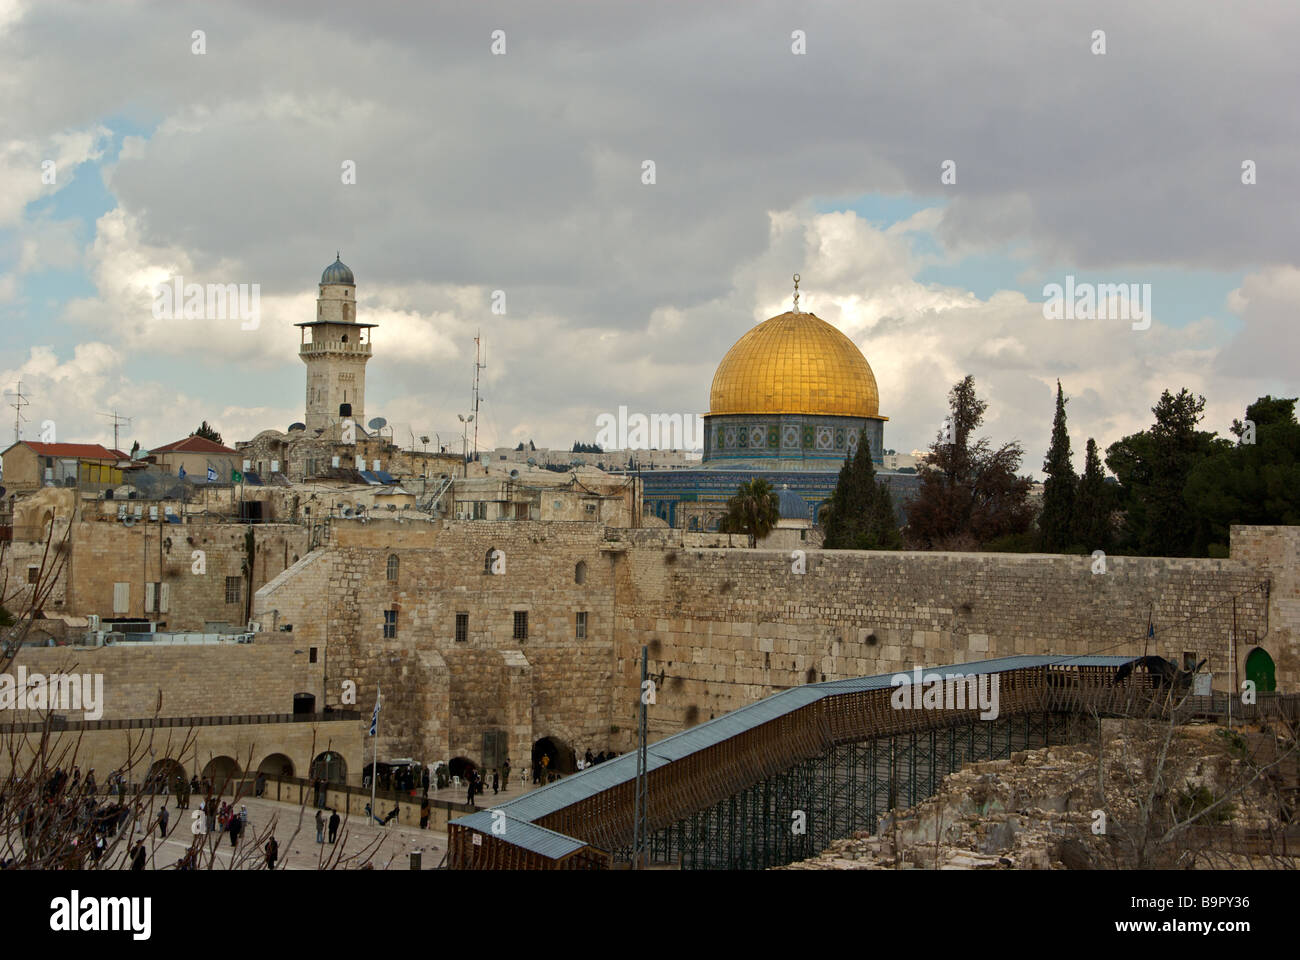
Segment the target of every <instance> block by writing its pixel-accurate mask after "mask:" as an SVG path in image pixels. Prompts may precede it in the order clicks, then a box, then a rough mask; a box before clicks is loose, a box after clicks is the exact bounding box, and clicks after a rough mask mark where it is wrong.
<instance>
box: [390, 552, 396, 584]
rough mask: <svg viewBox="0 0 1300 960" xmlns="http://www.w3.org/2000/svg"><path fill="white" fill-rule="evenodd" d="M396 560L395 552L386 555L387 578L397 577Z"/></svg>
mask: <svg viewBox="0 0 1300 960" xmlns="http://www.w3.org/2000/svg"><path fill="white" fill-rule="evenodd" d="M397 562H398V561H397V554H395V553H391V554H389V555H388V579H389V580H396V579H397Z"/></svg>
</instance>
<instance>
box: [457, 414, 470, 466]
mask: <svg viewBox="0 0 1300 960" xmlns="http://www.w3.org/2000/svg"><path fill="white" fill-rule="evenodd" d="M456 419H457V420H459V421H460V422H461V431H460V458H461V460H462V461H463V462H464V464H465V476H467V477H468V476H469V425H470V424H471V423H472V422H473V421H474V414H472V413H471V414H470V415H469V416H468V417H467V416H465V415H464V414H463V413H458V414H456Z"/></svg>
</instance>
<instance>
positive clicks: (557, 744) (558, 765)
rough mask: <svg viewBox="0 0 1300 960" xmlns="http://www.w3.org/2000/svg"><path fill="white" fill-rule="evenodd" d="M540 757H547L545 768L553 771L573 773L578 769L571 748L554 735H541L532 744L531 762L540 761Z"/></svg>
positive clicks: (576, 759)
mask: <svg viewBox="0 0 1300 960" xmlns="http://www.w3.org/2000/svg"><path fill="white" fill-rule="evenodd" d="M542 757H546V758H547V764H546V769H548V770H551V771H554V772H555V773H573V772H574V771H575V770H577V769H578V758H577V757H576V756H575V755H574V752H573V748H572V747H571V746H569V745H568V744H567V743H565V742H564V741H563V740H559V739H556V738H555V737H542V738H541V739H540V740H538V741H537V742H536V743H534V744H533V755H532V762H533V763H534V764H538V763H541V762H542Z"/></svg>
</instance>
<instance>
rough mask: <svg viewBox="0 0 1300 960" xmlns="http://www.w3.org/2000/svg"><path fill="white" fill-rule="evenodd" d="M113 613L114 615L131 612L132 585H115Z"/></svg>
mask: <svg viewBox="0 0 1300 960" xmlns="http://www.w3.org/2000/svg"><path fill="white" fill-rule="evenodd" d="M113 612H114V613H130V612H131V584H129V583H115V584H113Z"/></svg>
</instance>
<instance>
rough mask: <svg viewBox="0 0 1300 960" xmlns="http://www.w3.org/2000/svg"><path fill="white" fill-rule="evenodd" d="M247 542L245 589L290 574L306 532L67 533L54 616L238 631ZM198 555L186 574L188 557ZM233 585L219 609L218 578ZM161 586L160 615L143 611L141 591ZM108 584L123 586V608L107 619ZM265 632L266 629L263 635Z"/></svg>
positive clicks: (228, 527) (89, 529)
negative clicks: (198, 569)
mask: <svg viewBox="0 0 1300 960" xmlns="http://www.w3.org/2000/svg"><path fill="white" fill-rule="evenodd" d="M249 531H251V532H252V534H253V538H254V544H255V554H254V562H253V577H252V589H253V590H254V591H256V590H257V589H258V588H259V587H261V586H262V585H263V584H265V583H267V582H268V581H269V580H271V579H273V578H274V577H276V576H277V575H278V574H279V573H281V572H282V571H283V570H285V569H286V568H288V567H290V566H292V565H293V564H294V563H296V562H297V561H298V559H299V558H300V557H301V556H302V555H303V554H305V553H306V552H307V529H306V527H303V526H301V525H298V524H225V523H203V522H191V523H183V524H158V523H140V524H136V525H134V526H131V527H125V526H123V525H122V524H120V523H118V522H116V521H106V522H86V523H78V524H75V525H74V530H73V534H72V551H71V556H70V559H69V563H68V569H67V574H66V575H67V577H68V590H67V592H68V598H67V603H66V605H65V607H64V608H63V610H62V611H61V612H65V613H75V614H77V615H80V616H85V615H87V614H97V615H99V616H100V617H101V618H103V619H105V620H107V619H109V618H111V617H114V616H116V617H132V618H145V619H154V620H158V621H160V622H163V623H165V624H166V628H167V629H169V630H175V631H203V630H204V629H205V627H206V626H207V625H208V624H212V623H227V624H230V625H231V626H232V627H234V628H236V629H242V628H243V627H244V625H245V617H246V605H245V604H246V599H247V591H248V590H249V584H248V582H247V579H245V577H244V574H243V564H244V560H245V557H246V555H247V554H246V548H245V535H246V534H247V533H248V532H249ZM196 550H197V551H202V552H203V553H204V555H205V556H204V563H203V568H204V572H203V573H195V572H194V563H195V558H194V551H196ZM227 577H237V578H240V580H242V581H243V582H242V583H241V584H240V585H239V590H238V597H239V599H238V600H237V601H236V602H233V603H227V602H226V597H227V594H226V578H227ZM159 582H161V583H166V584H167V585H168V609H167V610H166V611H165V612H161V613H157V614H150V613H149V612H148V611H146V610H145V599H146V590H145V584H147V583H159ZM115 583H126V584H128V588H127V590H128V598H129V605H128V609H127V610H126V611H125V612H118V613H115V612H114V604H113V590H114V584H115ZM271 627H272V625H271V624H270V623H269V622H268V624H267V629H271Z"/></svg>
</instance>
